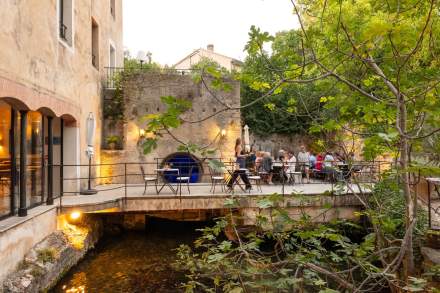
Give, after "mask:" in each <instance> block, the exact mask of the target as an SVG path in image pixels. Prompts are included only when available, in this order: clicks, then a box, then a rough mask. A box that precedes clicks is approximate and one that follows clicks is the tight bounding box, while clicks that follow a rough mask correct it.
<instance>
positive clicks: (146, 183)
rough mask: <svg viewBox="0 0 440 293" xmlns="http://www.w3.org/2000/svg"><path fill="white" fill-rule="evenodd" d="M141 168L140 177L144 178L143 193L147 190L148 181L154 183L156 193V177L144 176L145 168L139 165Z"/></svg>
mask: <svg viewBox="0 0 440 293" xmlns="http://www.w3.org/2000/svg"><path fill="white" fill-rule="evenodd" d="M140 168H141V173H142V178H143V180H144V193H143V195H145V192H146V191H147V187H148V183H149V182H151V183H153V184H154V186H155V188H156V194H158V193H159V192H158V190H157V177H154V176H146V175H145V170H144V167H143V166H140Z"/></svg>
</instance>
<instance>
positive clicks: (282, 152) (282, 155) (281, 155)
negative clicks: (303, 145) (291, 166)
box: [278, 150, 286, 162]
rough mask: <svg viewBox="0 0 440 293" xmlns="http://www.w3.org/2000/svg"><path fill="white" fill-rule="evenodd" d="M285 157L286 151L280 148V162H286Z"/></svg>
mask: <svg viewBox="0 0 440 293" xmlns="http://www.w3.org/2000/svg"><path fill="white" fill-rule="evenodd" d="M285 159H286V153H285V152H284V150H280V151H279V152H278V160H279V161H280V162H284V161H285Z"/></svg>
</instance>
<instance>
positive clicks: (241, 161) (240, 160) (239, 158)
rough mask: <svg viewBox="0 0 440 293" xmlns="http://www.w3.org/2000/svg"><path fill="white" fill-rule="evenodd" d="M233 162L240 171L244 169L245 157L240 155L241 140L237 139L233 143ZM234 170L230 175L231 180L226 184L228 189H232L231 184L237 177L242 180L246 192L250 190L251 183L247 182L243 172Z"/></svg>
mask: <svg viewBox="0 0 440 293" xmlns="http://www.w3.org/2000/svg"><path fill="white" fill-rule="evenodd" d="M234 151H235V158H236V160H235V162H236V163H237V165H238V166H239V168H240V169H244V168H246V155H244V154H242V147H241V138H237V140H236V141H235V149H234ZM240 169H238V170H235V171H234V173H233V174H232V178H231V180H229V182H228V188H229V189H232V184H234V182H235V180H237V177H238V176H240V177H241V180H243V182H244V184H246V190H249V189H251V187H252V186H251V183H250V182H249V178H248V177H247V174H246V171H245V170H240Z"/></svg>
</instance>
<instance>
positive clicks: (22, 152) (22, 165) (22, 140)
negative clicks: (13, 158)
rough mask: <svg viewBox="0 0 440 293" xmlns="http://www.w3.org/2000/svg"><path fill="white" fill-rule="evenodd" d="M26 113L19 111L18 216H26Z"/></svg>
mask: <svg viewBox="0 0 440 293" xmlns="http://www.w3.org/2000/svg"><path fill="white" fill-rule="evenodd" d="M27 113H28V111H26V110H23V111H20V207H19V209H18V216H19V217H25V216H27V207H26V173H27V172H26V168H27V147H26V146H27V143H26V134H27V132H26V126H27Z"/></svg>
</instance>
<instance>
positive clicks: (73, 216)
mask: <svg viewBox="0 0 440 293" xmlns="http://www.w3.org/2000/svg"><path fill="white" fill-rule="evenodd" d="M80 217H81V213H80V212H72V213H71V214H70V219H71V220H78V219H79V218H80Z"/></svg>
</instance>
